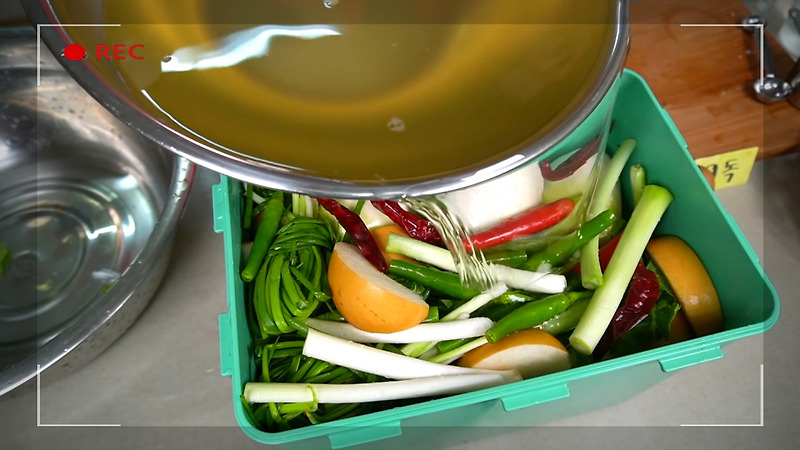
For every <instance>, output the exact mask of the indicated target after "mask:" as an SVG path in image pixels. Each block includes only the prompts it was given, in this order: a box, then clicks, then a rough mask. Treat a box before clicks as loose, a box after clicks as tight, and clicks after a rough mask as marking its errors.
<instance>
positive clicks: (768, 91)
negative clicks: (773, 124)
mask: <svg viewBox="0 0 800 450" xmlns="http://www.w3.org/2000/svg"><path fill="white" fill-rule="evenodd" d="M742 25H745V26H744V30H745V31H746V32H748V33H752V34H753V38H754V39H753V42H754V47H755V52H754V53H755V54H756V55H759V57H760V58H761V60H762V61H763V73H761V74H759V78H757V79H756V80H755V82H753V90H754V91H755V94H756V97H757V98H758V100H759V101H761V102H762V103H776V102H780V101H783V100H786V99H787V98H789V97H790V96H791V95H792V92H793V89H792V86H791V85H789V83H787V82H786V81H784V80H783V79H781V78H780V77H778V76H777V75H775V63H774V62H773V60H772V51H770V49H769V45H768V44H767V42H766V38H765V36H764V33H765V28H766V26H767V24H766V21H764V19H763V18H761V16H758V15H751V16H747V17H745V18H744V20H743V21H742Z"/></svg>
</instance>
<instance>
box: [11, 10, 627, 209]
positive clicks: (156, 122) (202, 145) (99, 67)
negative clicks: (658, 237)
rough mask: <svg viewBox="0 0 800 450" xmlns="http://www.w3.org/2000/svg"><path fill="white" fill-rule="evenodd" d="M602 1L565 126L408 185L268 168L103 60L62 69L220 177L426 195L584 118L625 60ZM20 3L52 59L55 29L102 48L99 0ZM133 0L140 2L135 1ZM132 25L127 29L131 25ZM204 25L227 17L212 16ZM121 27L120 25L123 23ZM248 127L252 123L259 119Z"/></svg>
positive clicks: (330, 191)
mask: <svg viewBox="0 0 800 450" xmlns="http://www.w3.org/2000/svg"><path fill="white" fill-rule="evenodd" d="M120 1H124V0H120ZM607 1H608V2H609V4H610V9H611V17H610V19H609V20H610V21H611V24H613V25H614V27H613V28H614V31H613V33H612V34H613V36H612V39H610V42H609V45H608V48H607V50H605V51H604V52H603V53H604V54H602V55H598V59H599V60H600V61H603V62H604V65H603V68H602V70H600V71H599V73H598V74H597V75H596V76H594V75H593V76H590V77H588V79H587V80H586V82H585V83H586V89H584V90H581V93H580V94H577V93H572V92H564V93H563V95H565V96H571V95H574V96H575V98H574V99H573V101H572V102H571V103H570V106H569V108H568V111H566V112H565V113H563V114H561V113H559V114H560V115H559V117H563V120H554V121H553V123H551V124H548V125H547V127H546V129H545V130H531V133H532V134H531V137H530V138H528V139H526V140H523V141H522V142H519V143H518V144H517V145H515V146H513V148H508V149H498V153H497V154H496V155H495V156H493V157H492V158H488V159H487V160H486V161H482V162H480V163H476V162H469V161H467V160H466V158H464V159H463V160H462V159H460V158H454V159H453V160H452V161H453V162H452V170H451V171H449V172H447V173H446V174H444V175H442V171H432V172H430V173H429V172H425V173H422V174H420V175H418V176H417V175H415V176H414V178H413V179H409V178H410V177H409V178H406V179H403V178H400V179H388V178H385V177H388V176H389V175H387V174H380V175H381V178H376V179H373V180H356V181H350V180H340V179H334V178H328V177H323V176H316V175H314V174H313V173H311V172H309V171H307V170H306V169H304V168H297V167H290V166H287V164H286V163H285V162H283V164H281V161H275V162H268V161H265V160H260V159H256V158H252V157H248V156H246V155H243V154H240V153H238V152H237V151H236V149H235V148H234V149H231V148H227V147H226V146H225V145H223V144H219V145H214V144H213V143H211V142H210V141H208V140H207V139H205V138H203V137H202V136H200V137H198V136H197V135H194V134H192V132H191V131H187V130H186V129H183V128H181V126H178V125H176V124H175V123H170V122H168V121H167V122H165V121H163V120H161V119H159V118H158V117H156V115H155V114H151V113H148V112H147V111H148V108H147V107H146V106H147V105H146V103H142V102H143V101H142V100H141V99H140V98H139V97H141V94H140V92H139V91H132V90H131V89H132V88H131V86H130V85H129V84H128V83H127V82H126V81H125V80H126V78H125V76H124V75H122V74H121V73H120V72H119V70H118V69H116V68H114V67H113V65H112V64H111V63H110V62H108V61H105V60H103V61H98V60H92V59H91V58H87V59H86V60H84V61H81V62H80V63H76V64H67V66H68V67H67V70H68V71H69V72H70V73H71V74H72V75H73V77H75V79H76V80H78V82H80V83H81V85H82V86H84V87H85V88H86V90H87V91H88V92H90V93H91V94H92V95H93V96H94V97H95V98H96V99H98V100H99V101H100V102H101V103H102V104H103V105H105V106H106V107H107V108H108V109H109V110H111V111H113V112H114V114H115V115H117V117H119V118H121V119H122V120H124V121H125V122H126V123H128V124H129V125H130V126H131V127H133V128H134V129H136V130H139V131H140V132H141V133H143V134H144V135H146V136H148V137H149V138H151V139H152V140H154V141H155V142H157V143H159V144H160V145H161V146H162V147H164V148H167V149H169V150H171V151H173V152H176V153H178V154H180V155H182V156H184V157H186V158H188V159H190V160H192V161H194V162H196V163H198V164H201V165H203V166H205V167H208V168H210V169H212V170H215V171H217V172H220V173H223V174H225V175H229V176H232V177H234V178H237V179H240V180H244V181H248V182H253V183H257V184H261V185H264V186H269V187H272V188H276V189H282V190H288V191H292V192H300V193H304V194H309V195H317V196H335V197H351V198H376V197H377V198H399V197H403V196H419V195H428V194H435V193H440V192H446V191H451V190H455V189H460V188H464V187H467V186H471V185H474V184H478V183H480V182H483V181H486V180H489V179H492V178H495V177H497V176H499V175H502V174H503V173H506V172H508V171H510V170H513V169H515V168H517V167H520V166H522V165H524V164H526V163H528V162H530V161H533V160H536V159H537V158H540V157H541V156H542V155H543V154H545V153H546V152H547V151H548V150H550V149H552V148H553V147H554V146H556V145H557V144H559V143H560V142H562V141H564V140H565V139H566V138H567V137H568V136H569V135H570V134H571V133H573V132H574V131H575V129H576V128H577V127H578V126H579V125H581V124H582V123H584V122H585V121H586V120H587V118H588V117H589V116H590V114H591V113H592V112H593V111H594V110H595V108H596V107H597V106H598V105H599V104H600V102H601V101H602V100H603V99H604V97H605V96H606V94H607V93H609V91H610V90H611V89H612V86H613V85H614V83H615V81H616V80H617V79H618V77H619V75H620V73H621V71H622V69H623V64H624V61H625V57H626V54H627V48H628V38H629V28H628V23H627V22H628V1H629V0H607ZM21 2H22V4H23V6H24V8H25V10H26V13H27V14H28V17H29V18H30V19H31V21H32V22H33V23H35V24H39V25H41V37H42V40H43V42H44V43H45V44H46V45H47V46H48V47H50V49H51V50H52V51H53V52H55V53H58V52H61V51H62V50H63V49H64V48H65V47H66V46H67V45H68V44H73V43H76V42H78V41H77V40H76V39H75V38H74V36H73V33H76V32H77V31H76V29H75V28H70V27H69V26H61V25H62V24H63V25H78V24H89V25H92V24H94V25H92V26H91V27H89V28H80V30H81V33H83V32H87V33H91V36H92V37H91V39H88V38H87V42H95V43H97V42H103V43H106V40H107V34H106V31H105V28H104V27H103V26H99V27H98V26H96V24H103V23H104V11H105V5H104V0H87V1H72V0H69V1H64V0H21ZM136 2H137V3H139V0H136ZM158 3H159V2H153V4H152V5H153V6H152V8H158V6H156V5H158ZM319 3H320V5H319V6H320V8H321V9H323V10H324V8H322V5H321V3H322V2H319ZM195 4H197V2H189V3H188V4H187V5H195ZM59 5H60V6H59ZM187 7H189V6H187ZM250 7H251V6H248V5H241V7H240V8H241V9H245V8H250ZM454 7H455V6H454ZM237 9H238V7H237ZM65 10H66V12H65ZM130 20H131V21H132V22H131V23H134V24H136V23H137V22H136V20H137V19H134V18H132V19H130ZM177 20H184V21H185V20H192V19H186V18H178V19H177ZM194 20H198V19H194ZM205 20H220V21H224V20H229V19H225V18H216V17H211V18H205ZM248 20H250V21H252V23H261V22H262V21H264V20H269V19H267V18H265V17H260V16H258V15H256V13H253V14H252V15H251V17H249V18H248ZM387 20H389V19H387ZM398 20H403V19H398ZM223 23H224V22H223ZM303 23H305V22H303ZM121 25H122V26H125V24H124V23H123V24H121ZM557 38H558V36H553V39H557ZM104 39H105V40H104ZM214 113H215V111H214V110H213V108H209V111H208V114H214ZM384 122H385V121H384ZM253 123H256V124H257V123H258V121H254V122H253ZM256 126H257V125H256ZM440 138H441V139H446V138H447V136H445V135H443V136H440ZM574 148H577V147H574ZM574 148H573V149H574ZM376 151H379V150H376ZM424 166H425V165H424V164H421V165H420V167H422V169H420V170H421V171H424V170H425V169H424Z"/></svg>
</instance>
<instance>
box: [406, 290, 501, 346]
mask: <svg viewBox="0 0 800 450" xmlns="http://www.w3.org/2000/svg"><path fill="white" fill-rule="evenodd" d="M506 291H508V287H507V286H506V285H504V284H496V285H494V286H492V287H491V288H489V289H488V290H486V291H485V292H482V293H480V294H478V295H476V296H475V297H473V298H472V299H470V300H469V301H468V302H466V303H464V304H463V305H461V306H459V307H458V308H456V309H454V310H452V311H450V313H448V314H447V315H445V316H444V317H442V318H441V319H439V322H451V321H459V320H466V319H468V318H469V315H470V314H472V313H473V312H475V311H477V310H478V308H480V307H481V306H483V305H485V304H487V303H489V302H490V301H492V299H495V298H497V297H500V296H501V295H503V294H504V293H505V292H506ZM442 340H445V339H442ZM442 340H439V341H429V342H416V343H412V344H407V345H404V346H403V347H402V348H400V351H401V352H403V354H404V355H406V356H411V357H413V358H418V357H421V356H422V355H425V354H426V352H428V351H429V350H431V349H433V348H434V347H436V344H437V343H438V342H441V341H442Z"/></svg>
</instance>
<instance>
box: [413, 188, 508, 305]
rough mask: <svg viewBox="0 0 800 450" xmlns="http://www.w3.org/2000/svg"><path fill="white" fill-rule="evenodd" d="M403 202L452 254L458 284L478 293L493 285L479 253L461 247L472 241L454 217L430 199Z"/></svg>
mask: <svg viewBox="0 0 800 450" xmlns="http://www.w3.org/2000/svg"><path fill="white" fill-rule="evenodd" d="M403 203H404V204H405V205H406V206H407V207H408V209H410V210H412V211H414V212H415V213H418V214H420V215H422V216H423V217H425V218H426V219H428V220H430V221H431V222H432V223H434V224H436V225H437V227H436V229H437V230H438V231H439V234H440V235H441V236H442V241H443V242H444V244H445V246H446V247H447V248H448V249H449V250H450V253H451V254H452V255H453V260H454V262H455V265H456V271H457V272H458V275H459V277H460V278H461V282H462V284H464V285H465V286H467V287H469V288H477V289H480V290H481V291H485V290H486V289H489V288H490V287H491V286H492V285H494V284H495V280H494V279H493V277H492V275H491V273H490V272H489V270H488V269H487V267H488V266H487V264H486V258H485V257H484V256H483V252H481V251H480V250H477V249H476V250H475V251H474V252H473V251H471V250H470V249H468V248H467V246H465V245H464V243H465V242H471V241H472V238H471V235H470V231H469V230H468V229H467V227H466V226H465V225H464V223H463V222H462V221H461V219H459V217H458V216H457V215H456V214H453V213H452V212H451V211H448V209H447V206H446V205H445V204H444V203H443V202H441V201H440V200H438V199H436V197H432V196H431V197H420V198H406V199H403Z"/></svg>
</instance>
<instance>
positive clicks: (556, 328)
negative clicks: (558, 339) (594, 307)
mask: <svg viewBox="0 0 800 450" xmlns="http://www.w3.org/2000/svg"><path fill="white" fill-rule="evenodd" d="M590 300H591V299H590V298H589V297H586V298H584V299H582V300H579V301H577V302H575V304H574V305H572V306H570V307H569V308H567V309H566V310H565V311H564V312H562V313H561V314H559V315H557V316H555V317H553V318H552V319H548V320H546V321H544V322H542V323H541V324H539V325H537V328H541V329H543V330H544V331H547V332H548V333H550V334H552V335H554V336H555V335H558V334H561V333H565V332H567V331H569V330H572V329H573V328H575V327H576V326H578V322H579V321H580V319H581V316H583V312H584V311H586V308H588V307H589V301H590Z"/></svg>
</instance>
